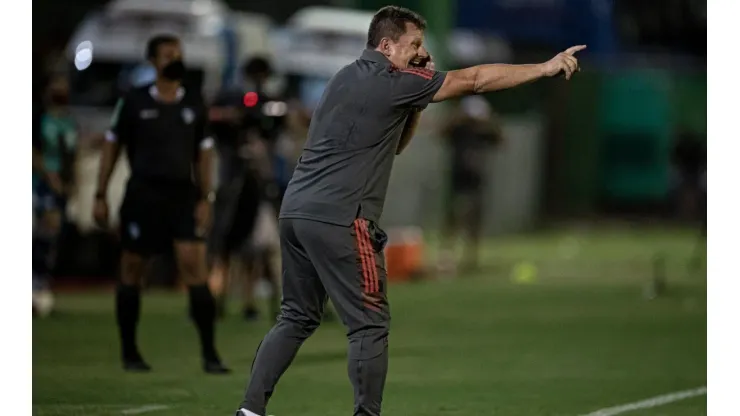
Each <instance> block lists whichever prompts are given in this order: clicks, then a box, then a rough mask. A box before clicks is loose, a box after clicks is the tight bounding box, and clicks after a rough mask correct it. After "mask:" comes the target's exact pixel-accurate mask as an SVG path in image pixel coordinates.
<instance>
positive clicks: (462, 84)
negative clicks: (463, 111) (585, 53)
mask: <svg viewBox="0 0 740 416" xmlns="http://www.w3.org/2000/svg"><path fill="white" fill-rule="evenodd" d="M584 49H586V45H577V46H571V47H570V48H568V49H566V50H565V51H563V52H560V53H559V54H557V55H555V57H554V58H552V59H550V60H549V61H547V62H545V63H542V64H529V65H506V64H490V65H477V66H472V67H470V68H465V69H460V70H457V71H450V72H448V73H447V76H446V77H445V79H444V82H443V83H442V87H440V89H439V90H438V91H437V93H436V94H434V97H433V98H432V102H439V101H444V100H448V99H450V98H454V97H460V96H462V95H470V94H482V93H486V92H491V91H498V90H505V89H507V88H512V87H516V86H518V85H522V84H526V83H529V82H532V81H536V80H538V79H540V78H542V77H552V76H556V75H558V74H561V73H562V74H564V75H565V79H570V77H571V76H573V74H574V73H575V72H577V71H579V70H580V67H579V66H578V59H576V58H575V56H573V55H574V54H575V53H576V52H579V51H582V50H584Z"/></svg>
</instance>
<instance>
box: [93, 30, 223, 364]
mask: <svg viewBox="0 0 740 416" xmlns="http://www.w3.org/2000/svg"><path fill="white" fill-rule="evenodd" d="M146 56H147V58H148V59H149V61H150V62H151V63H152V65H153V66H154V67H155V68H156V70H157V78H156V81H155V82H154V83H153V84H151V85H147V86H144V87H140V88H134V89H132V90H130V91H129V92H128V93H127V94H126V95H125V97H124V98H123V99H121V100H120V101H119V103H118V105H117V107H116V110H115V114H114V116H113V123H112V128H111V129H110V130H109V131H108V132H107V133H106V140H105V145H104V147H103V155H102V159H101V161H100V173H99V177H98V191H97V193H96V195H95V206H94V216H95V220H96V222H97V223H98V224H99V225H100V226H106V225H107V223H108V204H107V202H106V197H107V193H108V181H109V179H110V176H111V173H112V172H113V167H114V165H115V162H116V160H117V158H118V154H119V150H120V149H121V147H122V146H125V147H126V151H127V156H128V161H129V164H130V166H131V177H130V178H129V181H128V184H127V186H126V194H125V197H124V200H123V204H122V206H121V211H120V236H121V245H122V248H123V252H122V255H121V276H120V284H119V286H118V289H117V290H116V318H117V322H118V329H119V332H120V336H121V347H122V358H123V365H124V368H125V369H126V370H131V371H148V370H150V367H149V365H148V364H146V363H145V361H144V359H143V358H142V356H141V354H140V353H139V349H138V347H137V344H136V326H137V323H138V320H139V311H140V290H141V285H142V278H143V275H144V271H145V259H146V258H147V257H148V256H150V255H152V254H156V253H159V252H162V251H164V250H165V249H166V248H167V246H168V245H170V244H174V252H175V257H176V260H177V268H178V271H179V274H180V277H181V279H183V280H184V281H185V283H186V284H187V285H188V287H189V295H190V316H191V318H192V319H193V321H194V322H195V325H196V327H197V329H198V332H199V335H200V343H201V348H202V355H203V363H204V369H205V371H206V372H208V373H226V372H228V371H229V370H228V369H227V368H226V367H224V366H223V365H222V363H221V360H220V359H219V356H218V354H217V352H216V348H215V346H214V321H215V317H216V313H215V312H216V308H215V302H214V298H213V296H212V294H211V292H210V290H209V288H208V285H207V276H208V270H207V266H206V245H205V242H204V240H203V237H204V235H205V233H206V230H207V228H208V225H209V219H210V210H211V202H212V199H213V193H212V192H211V169H212V165H211V153H212V147H213V139H212V138H210V137H209V136H208V131H207V121H206V117H207V114H206V107H205V105H204V103H203V99H202V97H201V95H200V92H199V91H197V90H189V89H186V88H185V87H183V85H182V82H181V81H182V79H183V77H184V74H185V67H184V64H183V62H182V49H181V47H180V42H179V40H178V38H176V37H174V36H169V35H160V36H156V37H154V38H152V39H151V40H150V41H149V43H148V45H147V51H146Z"/></svg>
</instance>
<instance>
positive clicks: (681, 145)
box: [673, 132, 707, 219]
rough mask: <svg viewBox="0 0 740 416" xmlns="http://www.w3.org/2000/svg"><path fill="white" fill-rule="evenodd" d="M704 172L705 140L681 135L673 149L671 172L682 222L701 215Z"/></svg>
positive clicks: (685, 133) (703, 204) (684, 134)
mask: <svg viewBox="0 0 740 416" xmlns="http://www.w3.org/2000/svg"><path fill="white" fill-rule="evenodd" d="M706 169H707V150H706V138H703V137H700V136H698V135H695V134H691V133H688V132H682V133H681V134H680V135H679V136H678V140H677V142H676V145H675V146H674V149H673V171H674V182H675V190H676V196H677V198H678V208H679V210H680V213H681V216H682V217H684V218H686V219H700V218H701V217H702V216H703V215H704V209H705V208H706V199H705V198H706V196H705V191H706V189H705V185H704V183H703V181H705V180H706Z"/></svg>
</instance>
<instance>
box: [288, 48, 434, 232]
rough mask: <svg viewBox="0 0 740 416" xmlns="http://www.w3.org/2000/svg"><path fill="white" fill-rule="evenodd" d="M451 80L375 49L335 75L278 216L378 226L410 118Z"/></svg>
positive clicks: (312, 126)
mask: <svg viewBox="0 0 740 416" xmlns="http://www.w3.org/2000/svg"><path fill="white" fill-rule="evenodd" d="M445 75H446V74H445V73H444V72H438V71H432V70H428V69H421V68H409V69H403V70H399V69H398V68H396V67H395V66H393V65H392V64H391V62H390V61H389V60H388V59H387V58H386V57H385V56H384V55H383V54H382V53H380V52H377V51H374V50H365V51H364V52H363V54H362V57H360V59H358V60H356V61H355V62H353V63H351V64H349V65H347V66H346V67H344V68H342V69H341V70H340V71H339V72H337V73H336V75H334V77H332V79H331V80H330V81H329V83H328V84H327V86H326V90H325V91H324V95H323V96H322V97H321V100H320V101H319V104H318V106H317V107H316V110H315V111H314V114H313V118H312V119H311V127H310V128H309V131H308V140H307V141H306V145H305V147H304V149H303V153H302V154H301V157H300V159H299V160H298V165H297V166H296V169H295V172H294V173H293V178H292V179H291V181H290V184H289V185H288V189H287V191H286V193H285V197H284V199H283V203H282V207H281V210H280V218H303V219H310V220H316V221H322V222H327V223H330V224H337V225H346V226H349V225H350V224H352V222H353V221H354V220H355V219H356V218H358V217H363V218H366V219H368V220H371V221H376V222H377V221H378V220H379V219H380V216H381V214H382V213H383V205H384V203H385V196H386V191H387V189H388V181H389V180H390V175H391V168H392V167H393V159H394V157H395V154H396V148H397V147H398V142H399V139H400V137H401V132H402V131H403V127H404V124H405V123H406V119H407V118H408V116H409V114H411V112H412V111H415V110H420V109H424V108H425V107H426V106H427V104H429V102H430V101H431V100H432V97H434V94H435V93H436V92H437V91H438V90H439V88H440V87H441V86H442V83H443V82H444V78H445Z"/></svg>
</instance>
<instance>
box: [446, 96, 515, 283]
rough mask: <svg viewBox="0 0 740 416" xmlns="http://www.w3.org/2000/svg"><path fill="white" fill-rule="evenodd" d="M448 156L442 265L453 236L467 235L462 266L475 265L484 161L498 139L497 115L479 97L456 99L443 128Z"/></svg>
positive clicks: (450, 256)
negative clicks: (447, 184)
mask: <svg viewBox="0 0 740 416" xmlns="http://www.w3.org/2000/svg"><path fill="white" fill-rule="evenodd" d="M443 134H444V136H445V138H446V139H447V147H448V149H449V150H448V152H447V154H449V155H450V158H451V160H450V170H449V174H450V176H449V178H448V180H449V181H450V187H451V188H450V191H451V195H450V198H447V201H448V202H447V204H446V206H445V223H444V227H443V230H444V236H443V241H444V242H445V245H446V247H445V249H444V250H443V256H442V261H443V262H444V263H448V264H443V266H442V267H443V268H449V267H452V266H451V263H452V262H453V260H452V259H453V258H454V255H453V252H454V249H453V247H454V246H453V247H450V246H449V245H451V244H454V243H455V240H456V238H457V236H458V235H459V234H460V233H464V234H466V236H467V242H466V244H465V250H464V252H463V264H464V267H465V268H471V269H475V268H477V267H478V263H479V259H478V252H479V243H480V237H481V235H480V233H481V232H482V219H483V198H484V189H485V187H486V184H485V179H484V178H485V177H486V160H487V155H488V154H489V150H490V149H491V148H493V146H494V145H496V144H498V143H499V142H500V141H501V140H502V137H501V126H500V122H499V120H498V117H497V115H496V114H495V113H494V112H493V110H492V109H491V107H490V105H489V104H488V102H486V100H485V99H484V98H482V97H480V96H472V97H466V98H464V99H462V100H461V101H460V104H459V106H458V107H457V108H456V109H455V110H454V112H453V115H452V117H451V118H450V119H449V120H448V121H447V125H446V126H445V128H444V130H443Z"/></svg>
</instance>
